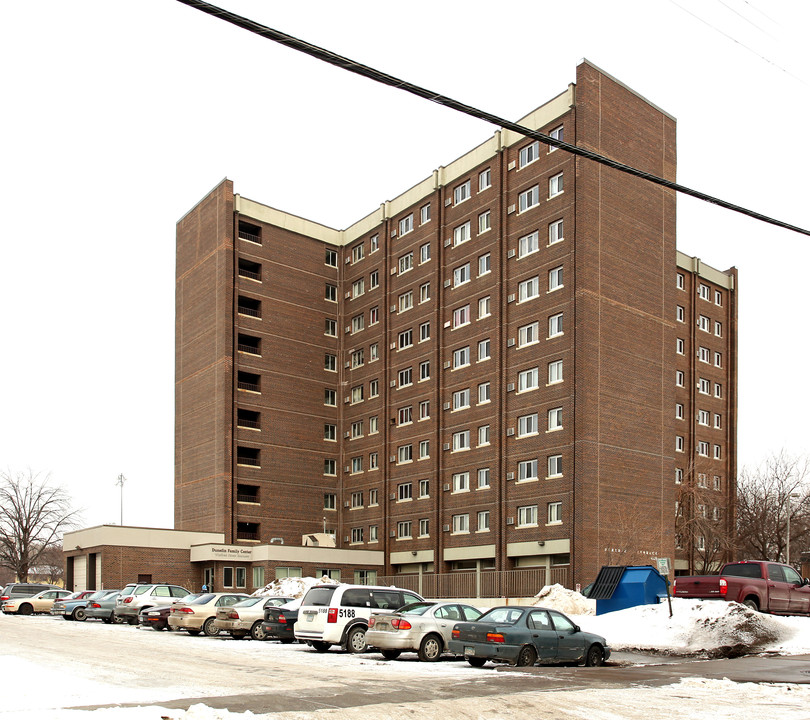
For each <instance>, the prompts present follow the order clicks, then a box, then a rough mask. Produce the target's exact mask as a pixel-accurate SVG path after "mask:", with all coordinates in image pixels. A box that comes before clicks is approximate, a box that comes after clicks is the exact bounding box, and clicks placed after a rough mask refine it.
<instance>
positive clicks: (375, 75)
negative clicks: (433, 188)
mask: <svg viewBox="0 0 810 720" xmlns="http://www.w3.org/2000/svg"><path fill="white" fill-rule="evenodd" d="M178 2H181V3H183V4H184V5H188V6H189V7H193V8H196V9H197V10H200V11H201V12H204V13H207V14H209V15H213V16H214V17H217V18H219V19H220V20H225V21H226V22H229V23H231V24H232V25H236V26H237V27H240V28H242V29H244V30H248V31H249V32H252V33H255V34H256V35H259V36H261V37H263V38H266V39H268V40H273V41H274V42H277V43H280V44H281V45H285V46H287V47H289V48H292V49H293V50H298V51H299V52H302V53H304V54H306V55H310V56H311V57H314V58H317V59H318V60H322V61H324V62H327V63H329V64H330V65H334V66H336V67H339V68H341V69H343V70H348V71H349V72H353V73H355V74H357V75H362V76H363V77H366V78H369V79H370V80H374V81H375V82H378V83H382V84H383V85H388V86H390V87H393V88H397V89H399V90H404V91H406V92H409V93H411V94H412V95H416V96H417V97H421V98H424V99H425V100H430V101H431V102H435V103H437V104H439V105H443V106H444V107H448V108H450V109H452V110H457V111H458V112H461V113H464V114H465V115H469V116H471V117H474V118H477V119H479V120H483V121H485V122H488V123H491V124H493V125H495V126H497V127H501V128H505V129H507V130H512V131H514V132H516V133H518V134H520V135H525V136H526V137H529V138H532V139H533V140H539V141H540V142H542V143H544V144H546V145H552V146H554V147H556V148H559V149H560V150H564V151H566V152H569V153H571V154H572V155H577V156H579V157H583V158H586V159H588V160H592V161H594V162H597V163H599V164H601V165H605V166H607V167H610V168H613V169H614V170H618V171H620V172H623V173H627V174H628V175H633V176H635V177H638V178H641V179H643V180H647V181H649V182H651V183H655V184H656V185H661V186H662V187H665V188H669V189H670V190H674V191H675V192H679V193H681V194H683V195H689V196H691V197H694V198H697V199H698V200H703V201H704V202H708V203H712V204H713V205H718V206H719V207H722V208H725V209H726V210H733V211H734V212H737V213H741V214H743V215H747V216H748V217H751V218H754V219H755V220H760V221H762V222H766V223H769V224H770V225H776V226H777V227H781V228H785V229H787V230H792V231H794V232H797V233H801V234H802V235H810V230H805V229H804V228H800V227H797V226H796V225H791V224H789V223H786V222H784V221H782V220H777V219H775V218H771V217H768V216H767V215H763V214H761V213H758V212H755V211H753V210H749V209H748V208H744V207H741V206H739V205H735V204H733V203H730V202H727V201H726V200H721V199H720V198H716V197H713V196H711V195H707V194H706V193H703V192H700V191H699V190H693V189H692V188H689V187H686V186H685V185H680V184H678V183H674V182H672V181H671V180H665V179H664V178H661V177H658V176H657V175H653V174H652V173H648V172H644V171H643V170H639V169H637V168H634V167H632V166H630V165H625V164H624V163H620V162H617V161H616V160H613V159H611V158H608V157H605V156H604V155H600V154H599V153H595V152H592V151H591V150H587V149H585V148H582V147H579V146H577V145H571V144H570V143H567V142H564V141H562V140H557V139H555V138H553V137H551V136H549V135H545V134H543V133H541V132H538V131H537V130H532V129H531V128H527V127H524V126H522V125H519V124H517V123H514V122H512V121H510V120H506V119H504V118H501V117H498V116H497V115H493V114H492V113H489V112H486V111H484V110H479V109H478V108H475V107H473V106H471V105H466V104H464V103H462V102H459V101H458V100H453V99H452V98H449V97H447V96H446V95H442V94H440V93H437V92H433V91H432V90H427V89H425V88H423V87H420V86H419V85H414V84H413V83H409V82H407V81H406V80H400V79H399V78H396V77H394V76H393V75H388V74H386V73H383V72H381V71H379V70H375V69H374V68H372V67H369V66H368V65H363V64H361V63H358V62H355V61H354V60H350V59H349V58H346V57H343V56H342V55H338V54H336V53H333V52H332V51H330V50H326V49H324V48H321V47H318V46H317V45H312V44H311V43H308V42H306V41H305V40H299V39H298V38H296V37H293V36H292V35H287V34H286V33H283V32H281V31H279V30H274V29H273V28H269V27H267V26H266V25H261V24H260V23H257V22H255V21H253V20H250V19H249V18H245V17H242V16H241V15H237V14H236V13H232V12H230V11H228V10H225V9H223V8H220V7H217V6H216V5H212V4H211V3H207V2H203V0H178Z"/></svg>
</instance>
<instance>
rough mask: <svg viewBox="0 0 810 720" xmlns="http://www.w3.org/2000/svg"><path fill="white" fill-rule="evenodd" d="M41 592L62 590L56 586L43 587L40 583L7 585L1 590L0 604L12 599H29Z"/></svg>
mask: <svg viewBox="0 0 810 720" xmlns="http://www.w3.org/2000/svg"><path fill="white" fill-rule="evenodd" d="M43 590H64V588H60V587H59V586H58V585H43V584H42V583H9V584H8V585H6V586H5V587H4V588H3V593H2V595H0V604H2V603H4V602H5V601H6V600H13V599H14V598H20V597H31V596H32V595H36V594H37V593H40V592H42V591H43ZM68 592H69V591H68Z"/></svg>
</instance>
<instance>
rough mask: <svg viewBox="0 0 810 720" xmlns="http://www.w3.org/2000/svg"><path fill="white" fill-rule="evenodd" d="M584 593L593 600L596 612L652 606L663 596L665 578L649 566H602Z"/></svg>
mask: <svg viewBox="0 0 810 720" xmlns="http://www.w3.org/2000/svg"><path fill="white" fill-rule="evenodd" d="M588 596H589V597H590V598H591V599H592V600H596V614H597V615H603V614H604V613H609V612H615V611H616V610H624V609H626V608H631V607H636V606H637V605H656V604H658V603H659V602H661V601H662V600H663V599H666V597H667V579H666V578H665V577H664V576H663V575H661V573H659V572H658V570H656V569H655V568H654V567H653V566H652V565H619V566H611V565H606V566H604V567H603V568H602V569H601V570H600V571H599V575H597V576H596V580H595V581H594V584H593V588H592V589H591V591H590V593H589V594H588Z"/></svg>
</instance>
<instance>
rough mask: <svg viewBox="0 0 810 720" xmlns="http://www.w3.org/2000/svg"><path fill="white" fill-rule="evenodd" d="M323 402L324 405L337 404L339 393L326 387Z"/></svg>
mask: <svg viewBox="0 0 810 720" xmlns="http://www.w3.org/2000/svg"><path fill="white" fill-rule="evenodd" d="M323 404H324V405H337V393H336V392H335V391H334V390H330V389H329V388H325V389H324V391H323Z"/></svg>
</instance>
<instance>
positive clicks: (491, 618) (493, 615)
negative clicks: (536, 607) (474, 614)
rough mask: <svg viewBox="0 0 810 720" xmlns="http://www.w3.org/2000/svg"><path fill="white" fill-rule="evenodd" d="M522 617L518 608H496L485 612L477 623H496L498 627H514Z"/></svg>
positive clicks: (521, 611) (521, 612)
mask: <svg viewBox="0 0 810 720" xmlns="http://www.w3.org/2000/svg"><path fill="white" fill-rule="evenodd" d="M522 616H523V610H519V609H518V608H508V607H496V608H492V610H488V611H487V612H485V613H484V614H483V615H482V616H481V617H480V618H478V622H489V623H498V624H499V625H514V624H515V623H516V622H517V621H518V620H520V618H521V617H522Z"/></svg>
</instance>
